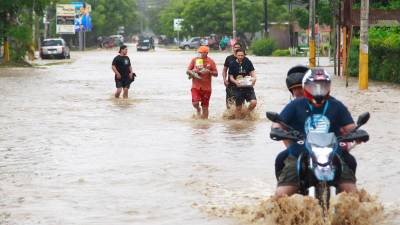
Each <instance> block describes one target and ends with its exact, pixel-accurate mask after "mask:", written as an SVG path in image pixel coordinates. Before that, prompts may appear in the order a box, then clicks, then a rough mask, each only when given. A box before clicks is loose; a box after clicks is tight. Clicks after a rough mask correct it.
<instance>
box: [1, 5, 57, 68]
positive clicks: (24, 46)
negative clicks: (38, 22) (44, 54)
mask: <svg viewBox="0 0 400 225" xmlns="http://www.w3.org/2000/svg"><path fill="white" fill-rule="evenodd" d="M49 4H50V0H33V1H25V0H2V1H0V18H2V19H1V20H0V36H2V38H3V39H4V43H5V52H8V47H7V46H8V42H9V41H10V45H11V54H10V55H11V60H12V61H23V60H24V57H25V53H26V52H27V51H28V50H30V48H31V46H32V45H33V43H32V24H33V19H32V15H33V12H35V14H37V15H42V14H43V11H44V9H45V7H46V6H48V5H49ZM3 18H4V19H3ZM7 60H8V59H7V58H5V61H7Z"/></svg>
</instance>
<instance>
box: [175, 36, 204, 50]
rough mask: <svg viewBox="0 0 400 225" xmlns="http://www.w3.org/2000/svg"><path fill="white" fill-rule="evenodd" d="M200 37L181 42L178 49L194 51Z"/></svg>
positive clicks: (198, 44)
mask: <svg viewBox="0 0 400 225" xmlns="http://www.w3.org/2000/svg"><path fill="white" fill-rule="evenodd" d="M200 40H201V38H200V37H192V38H190V39H189V40H188V41H182V42H181V43H180V44H179V48H181V49H194V48H198V47H199V46H200Z"/></svg>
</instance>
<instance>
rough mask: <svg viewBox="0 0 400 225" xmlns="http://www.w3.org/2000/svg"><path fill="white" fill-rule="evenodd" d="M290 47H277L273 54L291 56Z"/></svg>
mask: <svg viewBox="0 0 400 225" xmlns="http://www.w3.org/2000/svg"><path fill="white" fill-rule="evenodd" d="M289 55H290V51H289V49H277V50H275V51H274V52H273V53H272V56H289Z"/></svg>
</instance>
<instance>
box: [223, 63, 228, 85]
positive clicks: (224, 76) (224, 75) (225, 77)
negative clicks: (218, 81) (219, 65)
mask: <svg viewBox="0 0 400 225" xmlns="http://www.w3.org/2000/svg"><path fill="white" fill-rule="evenodd" d="M227 72H228V67H227V66H224V69H223V70H222V78H223V79H224V84H225V86H228V83H229V82H228V79H229V78H228V79H227V75H228V74H227Z"/></svg>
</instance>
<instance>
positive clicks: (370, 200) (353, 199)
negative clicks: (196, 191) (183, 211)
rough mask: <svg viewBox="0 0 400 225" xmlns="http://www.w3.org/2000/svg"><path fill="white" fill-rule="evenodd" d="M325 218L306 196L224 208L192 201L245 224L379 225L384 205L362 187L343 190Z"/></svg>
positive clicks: (203, 210) (202, 208)
mask: <svg viewBox="0 0 400 225" xmlns="http://www.w3.org/2000/svg"><path fill="white" fill-rule="evenodd" d="M331 206H332V207H331V209H330V211H329V214H328V215H327V216H326V217H325V216H324V215H323V212H322V208H321V207H320V206H319V204H318V200H316V199H315V198H312V197H309V196H302V195H297V194H296V195H293V196H290V197H282V198H276V197H270V198H268V199H266V200H261V201H258V202H257V203H256V204H253V205H235V206H233V207H223V206H221V205H218V204H212V203H210V202H208V203H207V204H206V205H203V206H201V205H198V204H197V203H195V204H193V205H192V207H195V208H198V209H200V210H201V211H202V212H205V213H207V214H208V215H210V216H216V217H232V218H236V219H238V220H240V221H241V222H242V224H245V225H299V224H301V225H378V224H382V223H383V222H384V213H383V205H382V204H381V203H379V202H378V200H377V197H374V196H371V195H370V194H368V193H367V192H366V191H365V190H361V191H359V192H356V193H342V194H339V195H338V196H336V197H335V198H334V199H333V200H332V203H331Z"/></svg>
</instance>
